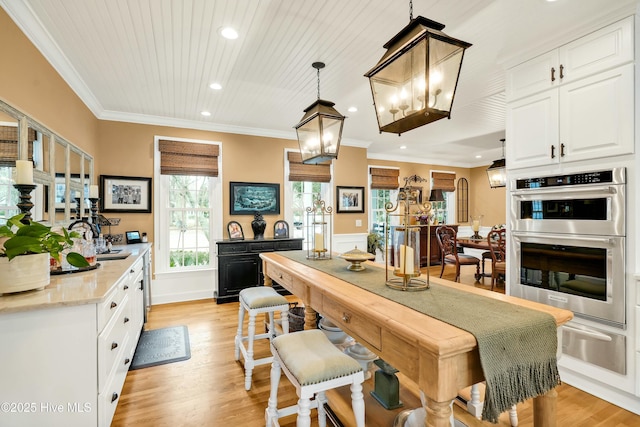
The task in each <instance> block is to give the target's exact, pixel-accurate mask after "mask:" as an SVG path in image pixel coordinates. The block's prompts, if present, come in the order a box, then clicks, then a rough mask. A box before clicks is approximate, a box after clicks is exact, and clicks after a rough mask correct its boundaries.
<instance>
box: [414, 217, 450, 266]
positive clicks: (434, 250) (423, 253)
mask: <svg viewBox="0 0 640 427" xmlns="http://www.w3.org/2000/svg"><path fill="white" fill-rule="evenodd" d="M446 225H447V226H449V227H451V228H453V229H454V230H456V233H457V232H458V225H457V224H454V225H451V224H446ZM436 228H438V226H437V225H432V226H430V227H426V226H425V227H421V228H420V267H426V266H427V260H428V258H427V241H429V245H430V246H431V247H430V255H431V257H430V258H431V261H430V262H429V263H428V264H429V265H439V264H440V257H441V253H440V245H438V238H437V237H436ZM427 234H429V235H430V236H429V240H427Z"/></svg>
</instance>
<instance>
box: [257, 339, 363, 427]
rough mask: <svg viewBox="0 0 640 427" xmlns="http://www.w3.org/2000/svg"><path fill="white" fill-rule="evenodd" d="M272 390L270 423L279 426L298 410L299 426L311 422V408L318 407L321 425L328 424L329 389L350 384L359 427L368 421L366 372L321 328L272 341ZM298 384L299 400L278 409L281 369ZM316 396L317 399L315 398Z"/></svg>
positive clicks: (269, 412) (269, 413) (269, 407)
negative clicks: (327, 393)
mask: <svg viewBox="0 0 640 427" xmlns="http://www.w3.org/2000/svg"><path fill="white" fill-rule="evenodd" d="M271 352H272V354H273V363H272V364H271V394H270V396H269V404H268V406H267V409H266V411H265V418H266V424H267V427H273V426H279V424H278V418H281V417H284V416H287V415H291V414H294V413H296V412H297V413H298V418H297V421H296V426H297V427H309V426H310V425H311V417H310V415H311V409H317V410H318V425H319V426H320V427H325V426H326V413H325V410H324V403H325V402H326V401H327V399H326V397H325V391H326V390H330V389H333V388H337V387H341V386H344V385H350V386H351V387H350V388H351V407H352V408H353V414H354V417H355V421H356V426H357V427H365V424H364V396H363V394H362V383H363V382H364V372H363V371H362V367H361V366H360V364H359V363H358V362H357V361H356V360H355V359H353V358H351V357H349V356H347V355H346V354H344V353H343V352H341V351H340V350H339V349H338V348H336V346H334V345H333V344H332V343H331V341H329V339H328V338H327V336H326V335H325V334H324V333H323V332H322V331H320V330H318V329H311V330H306V331H300V332H293V333H290V334H287V335H280V336H278V337H276V338H274V339H273V340H272V341H271ZM282 371H284V373H285V375H286V376H287V378H289V381H291V383H292V384H293V385H294V387H295V388H296V393H297V395H298V398H299V400H298V404H297V405H293V406H289V407H286V408H282V409H278V385H279V383H280V375H281V372H282ZM314 396H315V397H316V398H315V400H313V402H312V401H311V398H313V397H314Z"/></svg>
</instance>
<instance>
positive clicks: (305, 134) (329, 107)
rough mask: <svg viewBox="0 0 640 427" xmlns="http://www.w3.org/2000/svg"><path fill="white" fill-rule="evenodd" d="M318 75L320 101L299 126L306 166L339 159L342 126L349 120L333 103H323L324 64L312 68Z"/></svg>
mask: <svg viewBox="0 0 640 427" xmlns="http://www.w3.org/2000/svg"><path fill="white" fill-rule="evenodd" d="M311 66H312V67H313V68H315V69H316V70H317V71H316V73H317V78H318V99H317V100H316V102H314V103H313V104H311V105H310V106H309V107H307V108H306V109H305V110H304V116H303V117H302V120H300V123H298V124H297V125H295V128H296V133H297V135H298V144H299V145H300V154H301V155H302V163H305V164H317V163H321V162H324V161H327V160H333V159H337V158H338V151H339V150H340V139H341V138H342V125H343V124H344V119H345V118H346V117H345V116H343V115H342V114H340V113H339V112H338V111H337V110H336V109H335V108H333V106H334V105H335V104H334V103H333V102H330V101H325V100H323V99H320V70H321V69H323V68H324V66H325V64H324V63H323V62H314V63H313V64H311Z"/></svg>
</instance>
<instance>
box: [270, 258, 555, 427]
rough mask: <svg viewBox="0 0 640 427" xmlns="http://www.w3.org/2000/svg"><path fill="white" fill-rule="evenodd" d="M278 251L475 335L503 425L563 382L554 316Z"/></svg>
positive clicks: (491, 402) (492, 407) (488, 395)
mask: <svg viewBox="0 0 640 427" xmlns="http://www.w3.org/2000/svg"><path fill="white" fill-rule="evenodd" d="M278 254H279V255H282V256H284V257H287V258H290V259H292V260H294V261H297V262H299V263H301V264H304V265H307V266H309V267H312V268H315V269H317V270H319V271H322V272H324V273H327V274H330V275H332V276H334V277H337V278H339V279H341V280H344V281H345V282H349V283H351V284H353V285H355V286H358V287H360V288H363V289H366V290H367V291H370V292H373V293H375V294H377V295H380V296H382V297H384V298H387V299H390V300H392V301H395V302H397V303H400V304H402V305H405V306H407V307H410V308H412V309H414V310H416V311H419V312H421V313H424V314H426V315H428V316H430V317H433V318H435V319H438V320H441V321H443V322H446V323H449V324H450V325H453V326H455V327H457V328H460V329H463V330H465V331H467V332H469V333H471V334H473V336H474V337H475V338H476V341H477V342H478V349H479V353H480V361H481V364H482V369H483V372H484V377H485V380H486V391H485V400H484V408H483V411H482V419H483V420H487V421H491V422H493V423H497V422H498V416H499V415H500V413H502V412H504V411H506V410H508V409H510V408H511V407H512V406H513V405H515V404H516V403H519V402H523V401H525V400H527V399H529V398H532V397H535V396H538V395H541V394H544V393H546V392H547V391H549V390H551V389H553V388H554V387H556V386H557V385H558V384H559V383H560V375H559V374H558V367H557V363H556V350H557V345H558V343H557V335H556V323H555V320H554V318H553V317H552V316H551V315H550V314H547V313H543V312H540V311H537V310H532V309H528V308H525V307H522V306H518V305H515V304H510V303H506V302H503V301H499V300H495V299H492V298H488V297H484V296H480V295H474V294H471V293H467V292H463V291H459V290H457V289H452V288H449V287H446V286H442V285H438V284H436V283H430V289H428V290H425V291H417V292H405V291H399V290H394V289H391V288H389V287H387V286H386V285H385V271H384V269H381V268H378V267H376V266H372V265H370V264H367V265H366V269H365V270H364V271H359V272H353V271H349V270H347V266H348V263H347V262H346V261H345V260H343V259H340V258H337V259H335V258H334V259H330V260H320V261H310V260H308V259H307V258H306V251H286V252H278Z"/></svg>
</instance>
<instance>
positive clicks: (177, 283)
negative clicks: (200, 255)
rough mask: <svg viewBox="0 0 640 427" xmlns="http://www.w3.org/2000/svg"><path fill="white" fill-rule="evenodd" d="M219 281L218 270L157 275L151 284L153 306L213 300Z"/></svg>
mask: <svg viewBox="0 0 640 427" xmlns="http://www.w3.org/2000/svg"><path fill="white" fill-rule="evenodd" d="M217 281H218V271H217V269H207V270H198V271H189V272H176V273H156V275H155V278H154V280H153V281H152V282H151V304H152V305H156V304H168V303H172V302H182V301H194V300H199V299H207V298H213V292H214V291H215V290H217V288H218V286H217Z"/></svg>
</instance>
